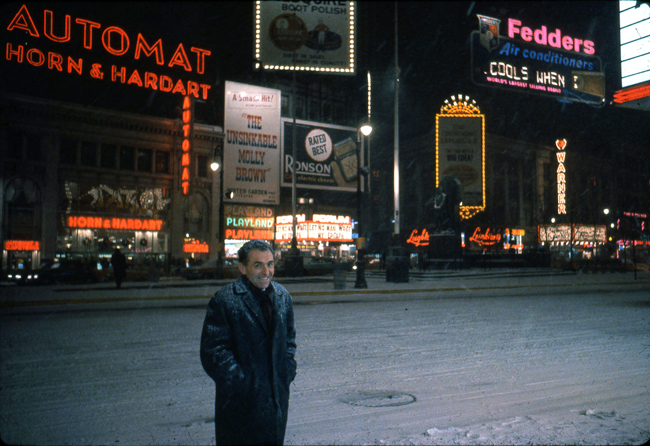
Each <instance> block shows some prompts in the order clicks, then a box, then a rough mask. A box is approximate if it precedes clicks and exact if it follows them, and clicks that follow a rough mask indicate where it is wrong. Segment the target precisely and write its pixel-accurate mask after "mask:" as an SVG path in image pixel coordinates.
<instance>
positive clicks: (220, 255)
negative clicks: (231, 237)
mask: <svg viewBox="0 0 650 446" xmlns="http://www.w3.org/2000/svg"><path fill="white" fill-rule="evenodd" d="M220 167H221V165H220V164H219V162H217V154H216V148H215V153H214V158H212V163H211V164H210V169H212V171H213V172H216V171H217V170H219V195H220V196H219V233H218V237H219V245H218V248H217V249H218V250H219V252H218V253H217V279H223V251H224V248H225V243H226V241H225V240H224V236H223V223H224V221H223V220H224V219H223V199H224V198H225V196H226V195H225V194H224V193H223V169H219V168H220Z"/></svg>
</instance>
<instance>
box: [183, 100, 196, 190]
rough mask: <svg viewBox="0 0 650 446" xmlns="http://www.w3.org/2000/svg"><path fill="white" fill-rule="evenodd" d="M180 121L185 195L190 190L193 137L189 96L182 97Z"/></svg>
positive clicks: (192, 112) (191, 106)
mask: <svg viewBox="0 0 650 446" xmlns="http://www.w3.org/2000/svg"><path fill="white" fill-rule="evenodd" d="M182 121H183V122H182V124H181V129H182V131H183V142H182V144H181V148H182V155H181V188H182V189H183V195H187V194H188V193H189V191H190V170H191V169H190V163H191V161H190V160H191V159H192V141H193V138H194V101H193V100H192V97H191V96H185V97H184V98H183V114H182Z"/></svg>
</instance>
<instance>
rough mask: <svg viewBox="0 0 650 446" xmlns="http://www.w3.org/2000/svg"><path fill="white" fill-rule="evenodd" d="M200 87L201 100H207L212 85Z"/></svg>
mask: <svg viewBox="0 0 650 446" xmlns="http://www.w3.org/2000/svg"><path fill="white" fill-rule="evenodd" d="M200 87H201V90H202V91H203V99H208V90H209V89H210V88H211V87H212V85H206V84H201V85H200Z"/></svg>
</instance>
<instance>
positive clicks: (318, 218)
mask: <svg viewBox="0 0 650 446" xmlns="http://www.w3.org/2000/svg"><path fill="white" fill-rule="evenodd" d="M296 223H297V224H296V240H299V241H305V240H309V241H329V242H348V243H351V242H352V241H353V240H352V220H351V219H350V217H349V216H343V215H323V214H314V215H313V220H311V221H309V220H306V219H305V215H304V214H301V215H296ZM292 238H293V217H292V216H291V215H282V216H278V217H276V220H275V241H276V242H282V241H291V240H292Z"/></svg>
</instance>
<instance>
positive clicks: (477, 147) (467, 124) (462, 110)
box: [436, 95, 485, 218]
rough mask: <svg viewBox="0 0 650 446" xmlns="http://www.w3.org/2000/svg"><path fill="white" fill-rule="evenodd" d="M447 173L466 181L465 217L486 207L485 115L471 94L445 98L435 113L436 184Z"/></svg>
mask: <svg viewBox="0 0 650 446" xmlns="http://www.w3.org/2000/svg"><path fill="white" fill-rule="evenodd" d="M447 175H456V177H457V178H458V180H459V181H460V182H461V184H462V185H463V194H462V197H461V198H462V199H461V206H460V215H461V217H462V218H471V217H472V216H473V215H475V214H476V213H478V212H480V211H483V210H485V115H483V114H481V111H480V110H479V108H478V106H477V105H476V101H474V100H472V101H471V102H470V99H469V96H463V95H459V96H458V98H456V96H452V97H451V102H450V101H449V99H447V100H445V105H443V106H442V107H441V108H440V114H437V115H436V187H440V184H441V181H440V180H441V178H443V177H445V176H447Z"/></svg>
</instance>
